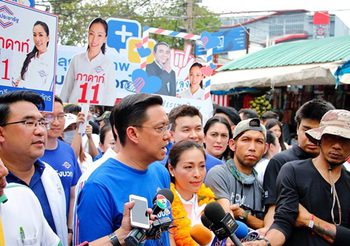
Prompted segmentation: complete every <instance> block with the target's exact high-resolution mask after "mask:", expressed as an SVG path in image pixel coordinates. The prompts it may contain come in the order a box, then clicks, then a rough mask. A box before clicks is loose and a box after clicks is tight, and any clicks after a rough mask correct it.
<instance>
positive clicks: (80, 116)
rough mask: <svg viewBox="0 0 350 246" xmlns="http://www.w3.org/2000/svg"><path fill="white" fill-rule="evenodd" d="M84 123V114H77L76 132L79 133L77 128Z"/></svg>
mask: <svg viewBox="0 0 350 246" xmlns="http://www.w3.org/2000/svg"><path fill="white" fill-rule="evenodd" d="M84 123H85V114H84V113H83V112H79V113H78V115H77V128H76V130H77V131H79V126H80V125H83V124H84Z"/></svg>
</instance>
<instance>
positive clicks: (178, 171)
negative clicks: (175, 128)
mask: <svg viewBox="0 0 350 246" xmlns="http://www.w3.org/2000/svg"><path fill="white" fill-rule="evenodd" d="M169 171H170V173H171V174H172V175H173V176H174V178H175V188H176V190H177V191H178V192H179V193H180V195H181V196H182V198H184V199H186V200H190V199H191V198H192V197H193V195H194V194H195V193H196V192H197V191H198V190H199V188H200V186H201V185H202V183H203V180H204V177H205V174H206V168H205V156H204V154H203V152H202V151H201V150H199V149H197V148H190V149H188V150H185V151H184V152H182V154H181V155H180V158H179V160H178V162H177V163H176V167H175V168H173V167H172V166H171V165H170V164H169Z"/></svg>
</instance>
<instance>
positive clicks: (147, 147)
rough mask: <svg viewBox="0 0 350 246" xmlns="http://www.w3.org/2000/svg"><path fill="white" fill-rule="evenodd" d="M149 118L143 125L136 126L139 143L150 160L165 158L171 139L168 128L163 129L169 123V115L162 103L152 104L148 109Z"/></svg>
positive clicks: (144, 154) (146, 157)
mask: <svg viewBox="0 0 350 246" xmlns="http://www.w3.org/2000/svg"><path fill="white" fill-rule="evenodd" d="M146 114H147V120H146V121H145V122H144V123H143V124H142V126H141V127H134V129H136V131H137V134H138V139H137V142H138V145H139V148H140V149H141V150H142V152H141V153H140V155H141V154H142V155H143V156H144V158H145V159H148V161H149V162H153V161H156V160H163V159H164V157H165V155H166V152H167V150H166V146H167V145H168V143H169V140H170V133H169V131H168V130H165V131H164V130H163V129H164V128H165V129H166V127H167V126H168V124H169V120H168V116H167V115H166V113H165V111H164V109H163V107H162V106H160V105H155V106H151V107H149V108H148V109H147V110H146Z"/></svg>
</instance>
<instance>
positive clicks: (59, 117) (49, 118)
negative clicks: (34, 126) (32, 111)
mask: <svg viewBox="0 0 350 246" xmlns="http://www.w3.org/2000/svg"><path fill="white" fill-rule="evenodd" d="M64 116H65V114H64V113H60V114H58V115H54V114H46V115H45V116H44V118H45V119H46V120H47V121H48V122H49V123H52V122H54V121H55V120H56V119H57V120H58V121H63V120H64Z"/></svg>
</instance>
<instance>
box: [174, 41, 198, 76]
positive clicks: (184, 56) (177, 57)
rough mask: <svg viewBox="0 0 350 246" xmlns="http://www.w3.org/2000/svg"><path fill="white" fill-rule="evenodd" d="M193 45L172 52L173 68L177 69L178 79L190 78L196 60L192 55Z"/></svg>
mask: <svg viewBox="0 0 350 246" xmlns="http://www.w3.org/2000/svg"><path fill="white" fill-rule="evenodd" d="M191 49H192V46H191V45H186V46H185V49H184V50H183V51H182V50H176V51H175V50H173V49H172V50H171V58H172V59H171V67H172V68H175V69H174V70H175V71H176V78H180V79H185V78H187V77H188V73H189V71H190V67H191V66H192V64H193V63H194V61H195V59H194V58H193V56H192V55H191Z"/></svg>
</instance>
